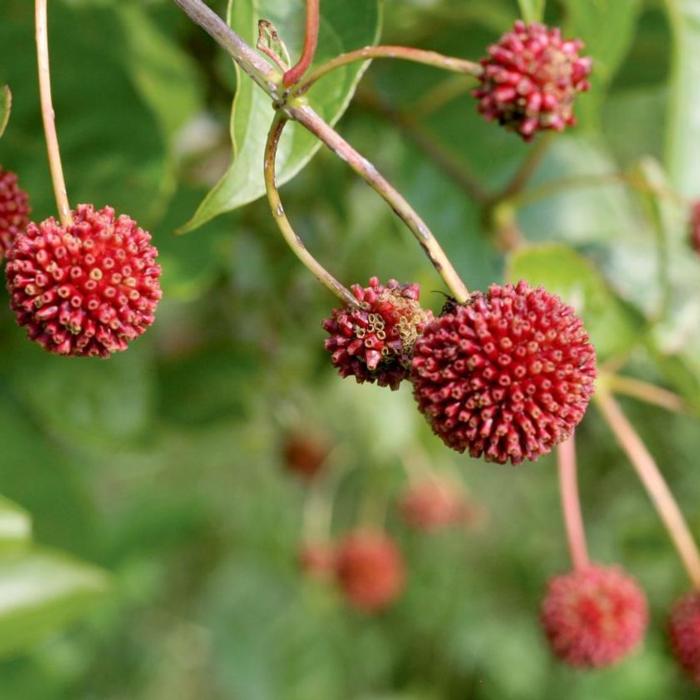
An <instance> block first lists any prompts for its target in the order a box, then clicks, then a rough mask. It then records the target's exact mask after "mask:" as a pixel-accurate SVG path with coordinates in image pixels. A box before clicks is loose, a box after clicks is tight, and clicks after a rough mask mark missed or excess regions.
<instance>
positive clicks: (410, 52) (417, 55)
mask: <svg viewBox="0 0 700 700" xmlns="http://www.w3.org/2000/svg"><path fill="white" fill-rule="evenodd" d="M374 58H393V59H399V60H403V61H411V62H413V63H422V64H424V65H426V66H433V67H434V68H440V69H442V70H446V71H450V72H453V73H461V74H463V75H471V76H474V77H478V76H479V75H481V73H482V70H483V69H482V68H481V66H480V65H479V64H478V63H474V62H473V61H466V60H464V59H462V58H454V57H452V56H444V55H443V54H440V53H437V52H436V51H424V50H423V49H415V48H413V47H412V46H364V47H363V48H361V49H356V50H354V51H349V52H348V53H343V54H340V56H336V57H335V58H333V59H331V60H330V61H328V62H327V63H324V64H323V65H322V66H319V67H318V68H317V69H316V70H315V71H314V72H313V73H312V74H311V75H310V76H309V77H308V78H307V79H306V80H305V81H304V83H303V84H302V85H301V86H299V88H298V89H297V90H295V93H296V94H298V95H302V94H304V93H305V92H306V91H307V90H308V89H309V88H310V87H311V86H312V85H313V84H314V83H315V82H316V81H317V80H320V79H321V78H323V77H324V76H325V75H327V74H328V73H330V72H332V71H334V70H336V69H337V68H341V67H342V66H347V65H348V64H350V63H355V62H357V61H368V60H370V59H374ZM286 84H287V83H286V82H285V85H286Z"/></svg>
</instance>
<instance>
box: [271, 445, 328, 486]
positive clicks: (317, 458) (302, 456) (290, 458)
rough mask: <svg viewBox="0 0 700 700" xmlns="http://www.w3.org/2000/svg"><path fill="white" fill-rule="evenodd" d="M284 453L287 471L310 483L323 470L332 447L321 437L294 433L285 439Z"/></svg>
mask: <svg viewBox="0 0 700 700" xmlns="http://www.w3.org/2000/svg"><path fill="white" fill-rule="evenodd" d="M282 452H283V457H284V465H285V467H286V468H287V470H288V471H290V472H292V473H293V474H296V475H298V476H300V477H302V478H303V479H306V480H309V481H310V480H311V479H313V478H314V477H315V476H316V475H317V474H318V473H319V472H320V471H321V469H323V465H324V463H325V461H326V458H327V457H328V454H329V452H330V446H329V445H328V444H327V443H326V442H325V441H324V440H323V439H322V438H320V437H315V436H311V435H302V434H300V433H293V434H291V435H288V436H287V437H286V438H285V441H284V444H283V446H282Z"/></svg>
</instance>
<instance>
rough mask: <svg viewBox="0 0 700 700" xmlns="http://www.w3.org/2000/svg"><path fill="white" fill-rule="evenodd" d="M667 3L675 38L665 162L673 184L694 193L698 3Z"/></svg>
mask: <svg viewBox="0 0 700 700" xmlns="http://www.w3.org/2000/svg"><path fill="white" fill-rule="evenodd" d="M666 4H667V7H668V11H669V14H670V18H671V26H672V29H673V38H674V59H673V69H672V77H671V94H670V96H669V100H668V120H667V125H666V165H667V167H668V170H669V173H670V175H671V181H672V182H673V184H674V186H675V187H676V188H677V189H678V190H679V191H680V192H682V193H683V194H685V195H687V196H689V197H696V196H697V195H698V194H699V193H700V162H699V161H698V158H697V155H696V153H695V149H694V148H691V147H690V145H691V144H697V143H698V142H699V141H700V120H698V118H697V115H698V109H700V6H699V5H698V3H697V2H696V0H666Z"/></svg>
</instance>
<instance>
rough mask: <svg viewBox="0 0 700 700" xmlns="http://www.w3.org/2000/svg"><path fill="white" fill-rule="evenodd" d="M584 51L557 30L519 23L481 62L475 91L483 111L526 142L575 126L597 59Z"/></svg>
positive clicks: (580, 46) (490, 49) (580, 43)
mask: <svg viewBox="0 0 700 700" xmlns="http://www.w3.org/2000/svg"><path fill="white" fill-rule="evenodd" d="M582 48H583V43H582V42H581V41H579V40H564V39H562V37H561V33H560V31H559V29H557V28H553V29H550V28H548V27H545V26H543V25H542V24H537V23H533V24H527V25H526V24H525V23H523V22H521V21H517V22H516V23H515V26H514V27H513V30H512V31H510V32H508V33H506V34H504V35H503V36H502V37H501V39H500V40H499V41H498V43H497V44H493V45H492V46H490V47H489V57H488V58H485V59H483V60H482V61H481V65H482V67H483V73H482V74H481V76H480V78H479V80H480V82H481V85H480V86H479V87H478V88H477V89H476V90H474V92H473V94H474V97H476V98H477V99H478V100H479V105H478V109H479V111H480V112H481V113H482V114H483V115H484V116H485V117H486V118H487V119H488V120H494V119H495V120H498V122H499V123H500V124H501V125H503V126H505V127H506V128H508V129H511V130H513V131H516V132H517V133H519V134H520V135H521V136H522V137H523V139H525V141H529V140H530V139H532V137H533V136H534V134H535V133H536V132H537V131H542V130H545V129H554V130H555V131H563V130H564V128H565V127H566V126H569V125H573V124H574V123H575V121H576V120H575V117H574V114H573V103H574V99H575V97H576V95H577V94H578V93H579V92H584V91H586V90H588V89H589V87H590V84H589V82H588V80H587V78H588V76H589V74H590V72H591V59H590V58H582V57H581V56H579V51H580V50H581V49H582Z"/></svg>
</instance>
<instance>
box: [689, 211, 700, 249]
mask: <svg viewBox="0 0 700 700" xmlns="http://www.w3.org/2000/svg"><path fill="white" fill-rule="evenodd" d="M688 229H689V231H688V233H689V235H688V241H689V243H690V247H691V248H692V249H693V250H694V251H695V252H696V253H697V254H698V255H700V201H698V202H694V203H693V205H692V207H691V208H690V221H689V223H688Z"/></svg>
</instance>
